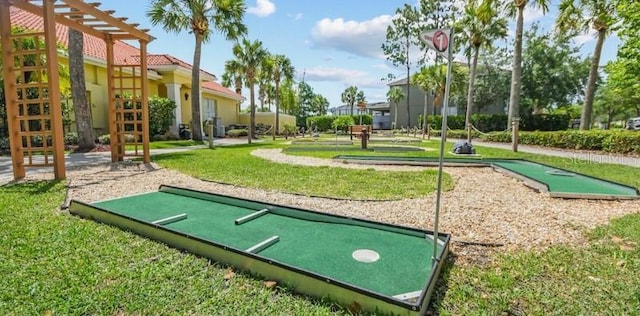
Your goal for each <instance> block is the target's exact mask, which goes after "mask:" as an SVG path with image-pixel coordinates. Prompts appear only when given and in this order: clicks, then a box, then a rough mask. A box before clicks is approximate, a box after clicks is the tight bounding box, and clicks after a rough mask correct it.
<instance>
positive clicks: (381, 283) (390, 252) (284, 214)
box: [69, 186, 450, 315]
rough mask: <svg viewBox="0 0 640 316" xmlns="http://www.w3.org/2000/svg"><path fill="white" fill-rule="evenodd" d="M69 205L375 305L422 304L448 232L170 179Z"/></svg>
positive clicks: (389, 309) (394, 308)
mask: <svg viewBox="0 0 640 316" xmlns="http://www.w3.org/2000/svg"><path fill="white" fill-rule="evenodd" d="M69 211H70V212H71V213H72V214H75V215H79V216H81V217H84V218H88V219H92V220H95V221H98V222H102V223H106V224H110V225H115V226H118V227H120V228H122V229H126V230H130V231H133V232H135V233H138V234H140V235H143V236H146V237H148V238H151V239H154V240H157V241H160V242H163V243H166V244H168V245H170V246H173V247H176V248H179V249H184V250H187V251H189V252H192V253H194V254H197V255H201V256H205V257H208V258H211V259H213V260H215V261H218V262H221V263H224V264H229V265H231V266H234V267H236V268H238V269H240V270H244V271H248V272H250V273H252V274H254V275H258V276H261V277H265V278H267V279H270V280H276V281H278V282H279V283H280V284H281V285H284V286H287V287H289V288H291V289H292V290H294V291H297V292H300V293H304V294H307V295H312V296H316V297H319V298H327V299H330V300H332V301H335V302H338V303H340V304H343V305H351V304H354V303H355V304H357V305H358V306H360V307H361V308H362V310H363V311H370V312H377V313H381V314H400V315H422V314H424V313H425V312H426V309H427V307H428V305H429V299H430V296H431V293H432V291H433V288H434V286H435V284H436V281H437V277H438V274H439V271H440V268H441V266H442V264H443V262H444V258H445V257H446V255H447V252H448V246H449V241H450V236H449V235H448V234H442V233H439V234H438V236H439V238H438V239H437V241H435V240H434V238H433V237H434V233H433V232H430V231H424V230H418V229H413V228H407V227H401V226H394V225H388V224H382V223H377V222H371V221H366V220H361V219H354V218H349V217H342V216H336V215H328V214H325V213H319V212H314V211H310V210H303V209H298V208H291V207H286V206H281V205H276V204H267V203H262V202H256V201H252V200H247V199H239V198H234V197H230V196H224V195H217V194H212V193H206V192H201V191H193V190H189V189H184V188H177V187H170V186H161V187H160V188H159V189H158V191H157V192H149V193H145V194H141V195H134V196H128V197H123V198H118V199H113V200H107V201H101V202H96V203H92V204H87V203H83V202H80V201H75V200H73V201H71V204H70V206H69ZM436 243H437V244H438V246H437V247H436V248H437V251H434V244H436ZM434 254H435V255H436V257H437V260H433V257H434Z"/></svg>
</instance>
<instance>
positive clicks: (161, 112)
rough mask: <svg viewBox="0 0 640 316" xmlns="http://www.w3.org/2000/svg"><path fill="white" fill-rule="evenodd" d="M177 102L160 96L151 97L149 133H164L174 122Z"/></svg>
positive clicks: (151, 134)
mask: <svg viewBox="0 0 640 316" xmlns="http://www.w3.org/2000/svg"><path fill="white" fill-rule="evenodd" d="M176 106H177V105H176V103H175V102H174V101H173V100H170V99H167V98H161V97H158V96H154V97H150V98H149V134H150V136H153V135H164V133H166V132H167V131H168V130H169V128H170V127H171V125H172V124H173V118H174V115H173V111H174V110H175V109H176Z"/></svg>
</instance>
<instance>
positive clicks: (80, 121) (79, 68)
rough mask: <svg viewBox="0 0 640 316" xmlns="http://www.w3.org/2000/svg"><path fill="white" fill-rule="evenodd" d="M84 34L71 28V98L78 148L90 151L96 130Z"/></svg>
mask: <svg viewBox="0 0 640 316" xmlns="http://www.w3.org/2000/svg"><path fill="white" fill-rule="evenodd" d="M83 37H84V34H83V33H82V32H80V31H78V30H75V29H73V28H69V34H68V38H69V72H70V75H71V76H70V78H71V98H72V99H73V113H74V116H75V118H76V131H77V132H78V148H79V149H80V150H81V151H90V150H91V149H93V148H94V147H95V139H96V136H95V132H94V130H93V120H92V118H91V109H90V108H89V100H88V99H87V83H86V81H85V75H84V49H83V47H84V45H83V44H84V43H83Z"/></svg>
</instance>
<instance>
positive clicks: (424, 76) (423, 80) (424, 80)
mask: <svg viewBox="0 0 640 316" xmlns="http://www.w3.org/2000/svg"><path fill="white" fill-rule="evenodd" d="M423 70H424V69H421V70H420V71H419V72H416V73H415V74H413V76H411V84H413V85H416V86H418V87H420V89H422V91H423V92H424V110H423V113H422V119H423V121H422V126H421V128H422V137H423V138H424V135H425V134H426V133H427V117H428V115H429V113H428V112H427V99H428V95H429V92H430V91H431V88H432V86H431V84H433V82H432V80H431V78H430V77H429V74H428V72H427V71H423Z"/></svg>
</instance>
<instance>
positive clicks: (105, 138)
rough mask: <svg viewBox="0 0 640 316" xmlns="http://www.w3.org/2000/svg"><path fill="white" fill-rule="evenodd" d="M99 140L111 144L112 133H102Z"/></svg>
mask: <svg viewBox="0 0 640 316" xmlns="http://www.w3.org/2000/svg"><path fill="white" fill-rule="evenodd" d="M98 141H99V142H100V144H103V145H109V144H111V135H109V134H104V135H100V136H98Z"/></svg>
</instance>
